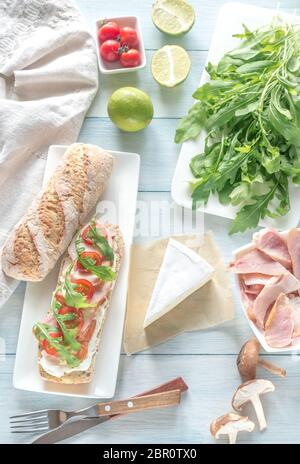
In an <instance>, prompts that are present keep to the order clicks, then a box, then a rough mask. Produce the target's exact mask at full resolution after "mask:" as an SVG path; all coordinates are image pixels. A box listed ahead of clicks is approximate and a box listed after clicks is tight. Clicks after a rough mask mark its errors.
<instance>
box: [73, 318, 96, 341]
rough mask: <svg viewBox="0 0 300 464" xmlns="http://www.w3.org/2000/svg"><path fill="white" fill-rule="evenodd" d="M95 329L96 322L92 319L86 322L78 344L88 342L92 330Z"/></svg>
mask: <svg viewBox="0 0 300 464" xmlns="http://www.w3.org/2000/svg"><path fill="white" fill-rule="evenodd" d="M95 328H96V320H95V319H92V320H90V321H89V322H88V324H87V325H86V326H85V328H84V329H82V330H81V332H80V334H79V335H78V337H77V339H78V341H79V342H89V341H90V339H91V338H92V335H93V333H94V330H95Z"/></svg>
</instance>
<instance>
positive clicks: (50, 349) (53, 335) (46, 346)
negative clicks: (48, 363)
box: [42, 332, 62, 356]
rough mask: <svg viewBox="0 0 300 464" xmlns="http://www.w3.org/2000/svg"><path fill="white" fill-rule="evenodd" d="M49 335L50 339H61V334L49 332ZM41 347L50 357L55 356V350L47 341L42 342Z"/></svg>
mask: <svg viewBox="0 0 300 464" xmlns="http://www.w3.org/2000/svg"><path fill="white" fill-rule="evenodd" d="M49 335H50V337H51V338H60V337H62V333H61V332H51V333H49ZM42 346H43V348H44V350H45V351H46V353H48V354H49V355H50V356H57V351H56V349H55V348H54V347H53V346H51V345H50V344H49V342H48V341H47V340H43V342H42Z"/></svg>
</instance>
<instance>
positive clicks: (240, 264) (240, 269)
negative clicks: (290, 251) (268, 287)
mask: <svg viewBox="0 0 300 464" xmlns="http://www.w3.org/2000/svg"><path fill="white" fill-rule="evenodd" d="M229 270H230V271H232V272H234V273H236V274H264V275H268V276H280V275H282V274H285V273H287V272H288V271H287V269H286V268H285V267H284V266H282V265H281V264H280V263H277V262H276V261H274V260H273V259H272V258H270V257H269V256H267V255H265V254H264V253H262V252H261V251H259V250H256V249H254V250H251V251H248V252H246V253H244V254H242V255H240V256H239V257H238V258H237V259H236V260H235V261H234V262H233V263H231V264H230V265H229Z"/></svg>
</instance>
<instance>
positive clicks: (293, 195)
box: [171, 3, 300, 230]
mask: <svg viewBox="0 0 300 464" xmlns="http://www.w3.org/2000/svg"><path fill="white" fill-rule="evenodd" d="M278 15H280V16H281V17H282V18H283V19H284V20H286V21H287V22H289V23H300V17H299V16H295V15H294V16H293V15H290V14H285V13H281V12H279V11H277V10H271V9H266V8H258V7H255V6H251V5H244V4H241V3H226V4H225V5H224V6H223V7H222V8H221V10H220V13H219V16H218V19H217V24H216V28H215V31H214V34H213V38H212V42H211V46H210V50H209V53H208V57H207V63H208V62H212V63H218V61H219V60H220V59H221V58H222V56H223V55H224V53H225V52H227V51H229V50H232V49H233V48H235V47H236V46H237V45H238V44H239V42H240V41H239V39H236V38H234V37H232V35H233V34H236V33H239V32H241V31H242V25H243V24H245V25H246V26H248V27H249V28H250V29H252V28H257V27H260V26H264V25H266V24H268V23H270V21H271V20H272V18H274V16H278ZM208 81H209V75H208V74H207V72H206V70H204V72H203V74H202V77H201V81H200V85H203V84H205V83H206V82H208ZM194 90H196V89H191V92H193V91H194ZM204 139H205V133H203V132H202V134H200V136H199V137H198V138H197V139H195V140H193V141H188V142H184V143H183V145H182V147H181V151H180V154H179V158H178V162H177V166H176V169H175V173H174V177H173V181H172V188H171V194H172V198H173V200H174V201H175V202H176V203H178V204H179V205H180V206H183V207H185V208H192V200H191V192H190V185H189V182H190V181H192V180H194V177H193V175H192V173H191V170H190V168H189V164H190V161H191V159H192V157H193V156H195V155H196V154H199V153H202V151H203V147H204ZM290 199H291V209H290V211H289V213H288V214H287V215H286V216H283V217H281V218H278V219H276V220H274V219H270V218H267V219H264V220H262V221H261V222H260V224H259V225H260V226H263V227H270V226H272V227H276V228H278V229H280V230H283V229H289V228H292V227H296V225H297V224H298V222H299V219H300V213H299V201H300V187H298V186H295V185H291V186H290ZM198 210H199V211H203V212H205V213H208V214H213V215H215V216H221V217H225V218H230V219H232V218H234V217H235V214H236V208H233V207H230V206H223V205H221V204H220V203H219V201H218V198H217V197H216V196H211V197H210V199H209V201H208V203H207V205H205V206H204V205H202V206H201V205H200V206H199V208H198Z"/></svg>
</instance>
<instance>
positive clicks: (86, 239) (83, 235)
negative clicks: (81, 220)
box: [81, 226, 93, 245]
mask: <svg viewBox="0 0 300 464" xmlns="http://www.w3.org/2000/svg"><path fill="white" fill-rule="evenodd" d="M90 230H91V226H86V227H85V228H84V229H83V231H82V232H81V238H82V240H83V241H84V242H85V243H86V244H87V245H93V240H92V239H91V238H89V232H90Z"/></svg>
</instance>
